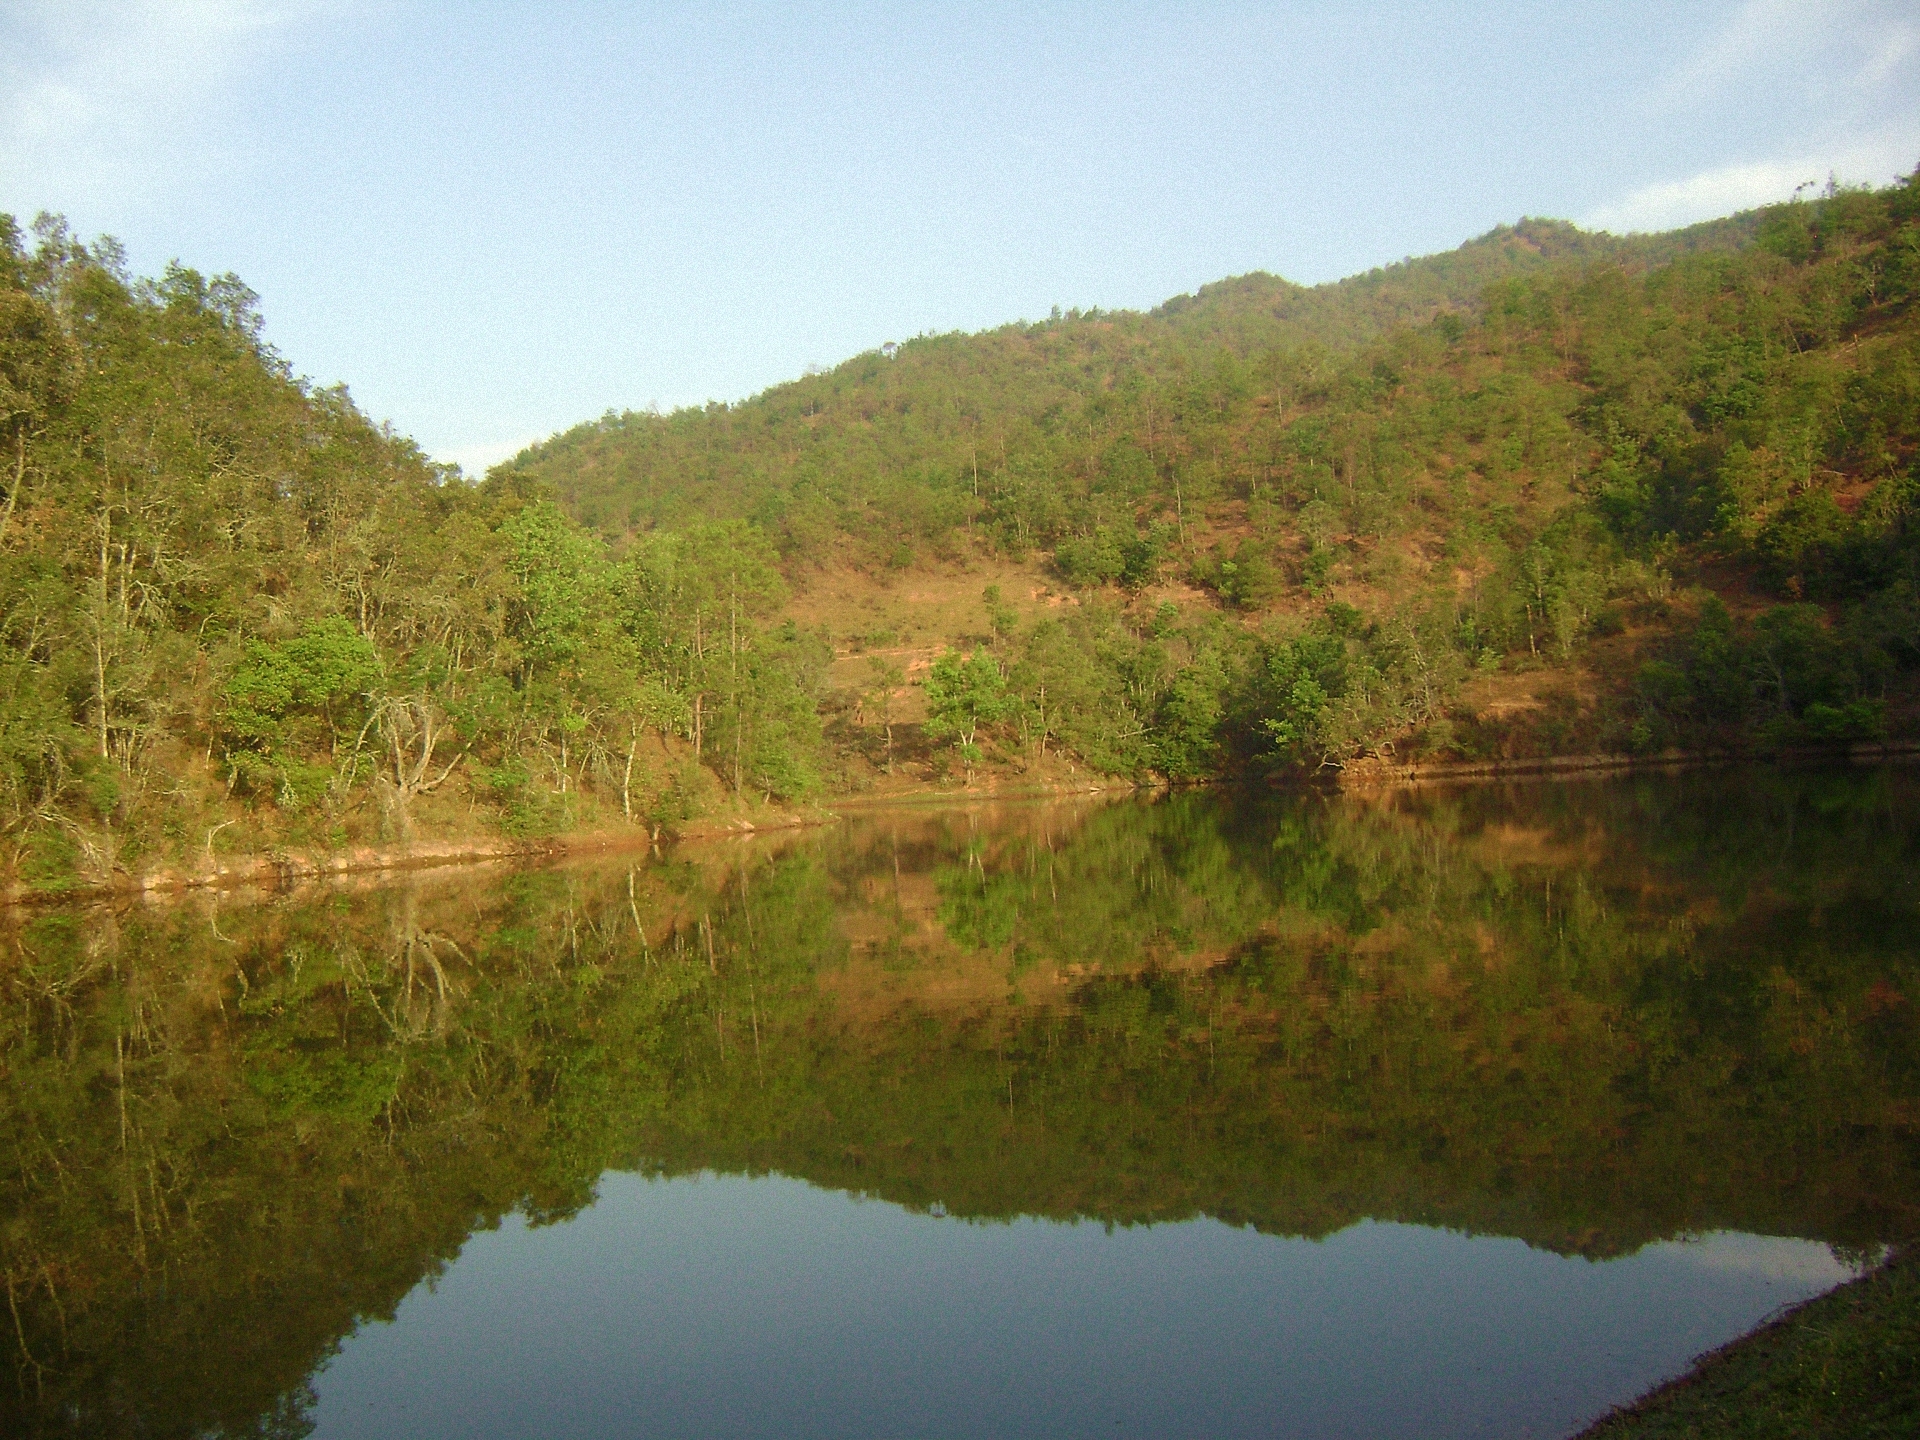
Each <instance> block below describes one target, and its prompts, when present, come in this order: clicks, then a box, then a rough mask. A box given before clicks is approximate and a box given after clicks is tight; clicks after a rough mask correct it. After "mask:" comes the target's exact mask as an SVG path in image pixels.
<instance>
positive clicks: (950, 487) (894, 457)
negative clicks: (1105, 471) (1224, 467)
mask: <svg viewBox="0 0 1920 1440" xmlns="http://www.w3.org/2000/svg"><path fill="white" fill-rule="evenodd" d="M1758 219H1759V217H1758V215H1757V213H1754V212H1748V213H1746V214H1743V215H1740V216H1736V217H1733V218H1730V219H1724V220H1714V221H1709V222H1707V223H1705V224H1702V225H1696V226H1693V227H1691V228H1689V229H1686V230H1680V231H1674V232H1671V233H1668V234H1661V235H1651V236H1632V237H1628V238H1625V239H1622V238H1619V237H1615V236H1612V235H1607V234H1604V233H1601V234H1594V233H1589V232H1586V231H1582V230H1579V229H1577V228H1575V227H1574V226H1572V225H1568V224H1566V223H1564V222H1561V221H1551V220H1522V221H1521V222H1520V223H1519V224H1517V225H1515V226H1512V227H1506V226H1502V227H1501V228H1499V229H1496V230H1494V231H1492V232H1490V233H1489V234H1487V235H1483V236H1481V237H1480V238H1479V239H1476V240H1471V241H1469V242H1467V243H1466V244H1464V245H1462V246H1461V247H1460V248H1459V249H1457V250H1454V251H1450V252H1448V253H1445V254H1441V255H1430V256H1426V257H1423V258H1420V259H1408V260H1405V261H1402V262H1400V263H1398V264H1395V265H1389V266H1385V267H1383V268H1380V269H1376V270H1370V271H1367V272H1366V273H1364V274H1361V275H1356V276H1352V277H1350V278H1348V279H1346V280H1341V281H1337V282H1334V283H1331V284H1326V285H1319V286H1314V287H1311V288H1309V287H1305V286H1299V285H1294V284H1290V283H1289V282H1287V281H1286V280H1283V279H1280V278H1278V277H1276V276H1273V275H1269V274H1266V273H1264V272H1259V271H1256V272H1254V273H1252V274H1249V275H1242V276H1238V277H1235V278H1233V279H1229V280H1222V281H1219V282H1217V283H1215V284H1212V285H1207V286H1203V287H1202V288H1201V289H1200V291H1199V293H1197V294H1194V295H1181V296H1176V297H1175V298H1173V299H1171V300H1169V301H1167V302H1166V303H1165V304H1164V305H1162V306H1160V307H1159V308H1158V309H1156V310H1153V311H1151V312H1148V313H1145V314H1141V313H1138V312H1130V311H1117V312H1107V311H1098V310H1096V311H1091V312H1080V311H1073V312H1069V313H1067V314H1065V315H1062V314H1060V313H1059V312H1058V311H1056V312H1055V313H1054V315H1053V316H1052V318H1050V319H1049V320H1047V321H1044V322H1042V323H1040V324H1037V325H1035V324H1025V323H1021V324H1013V325H1007V326H1002V327H1001V328H999V329H997V330H992V331H988V332H985V333H983V334H978V335H966V334H958V333H956V334H948V335H934V336H922V337H919V338H917V339H913V340H909V341H907V342H905V343H904V344H898V345H895V344H888V345H886V346H883V347H881V348H880V349H877V350H873V351H868V352H865V353H863V354H861V355H858V356H855V357H854V358H853V359H851V360H849V361H847V362H846V363H844V364H842V365H840V366H838V367H836V368H835V369H833V370H832V371H829V372H825V373H821V374H817V375H809V376H807V377H805V378H803V379H800V380H797V381H794V382H791V383H789V384H785V385H780V386H776V387H774V388H773V389H771V390H768V391H767V392H765V393H764V394H761V395H758V396H756V397H754V398H753V399H751V400H747V401H744V402H742V403H740V404H738V405H733V406H722V405H709V406H707V407H705V408H704V409H701V408H690V409H684V410H679V411H675V412H674V413H672V414H671V415H659V414H654V413H650V412H635V411H627V412H624V413H621V414H618V415H614V414H609V415H607V416H604V417H602V418H601V419H599V420H597V421H590V422H588V423H586V424H583V425H579V426H576V427H574V428H573V429H571V430H568V431H565V432H563V433H561V434H559V435H556V436H554V437H552V438H551V439H549V440H547V441H544V442H542V443H541V444H539V445H536V446H533V447H531V448H530V449H528V450H526V451H525V452H523V453H522V454H520V455H518V456H516V457H514V459H513V460H512V461H510V462H508V464H507V465H505V466H503V467H501V468H500V470H497V471H496V472H495V473H496V474H502V475H512V476H517V477H527V478H532V479H535V480H537V481H539V482H541V483H544V484H546V485H549V486H551V487H552V489H553V491H554V493H555V494H556V495H557V496H559V497H560V498H561V499H562V501H563V503H565V504H566V505H567V507H568V509H569V510H570V511H571V512H572V513H574V514H576V515H577V516H579V517H580V518H582V519H583V520H584V521H586V522H587V523H588V524H591V525H594V526H596V527H598V528H601V529H604V530H607V531H609V532H618V531H620V530H623V529H626V528H642V529H644V528H648V527H652V526H657V525H669V526H671V525H675V524H679V523H682V522H684V521H685V520H686V519H688V518H689V517H699V516H709V515H713V514H724V515H734V516H739V517H742V518H755V519H757V520H759V521H760V522H762V523H763V524H770V525H772V526H774V527H786V528H789V529H792V530H794V531H795V532H796V533H794V534H793V535H792V536H791V537H790V539H789V544H788V548H794V547H796V546H797V547H799V548H808V547H809V546H811V545H817V543H818V542H819V540H820V539H821V526H822V525H826V526H828V527H830V528H832V529H836V530H839V529H844V530H846V531H847V532H849V533H852V534H854V535H860V536H865V537H866V538H868V539H869V540H871V541H873V542H875V543H879V542H880V541H882V540H884V539H885V538H886V537H887V535H888V533H889V527H888V525H887V524H886V522H885V521H884V520H881V521H879V523H878V524H876V523H875V517H874V516H872V515H870V514H866V513H864V512H868V511H885V512H890V513H892V514H894V515H896V516H898V517H899V519H900V521H901V523H899V524H897V525H895V526H893V527H892V529H893V532H894V533H895V534H897V538H898V539H899V540H902V541H906V542H908V543H911V542H912V541H913V540H914V539H915V538H916V536H917V537H918V538H922V539H937V538H938V536H939V534H940V533H941V532H942V531H943V530H944V529H945V528H947V527H948V526H949V525H951V524H952V523H954V521H955V516H956V514H957V513H959V512H968V511H970V509H971V507H969V506H965V505H962V506H960V507H958V511H957V510H956V506H955V504H954V502H953V498H952V492H955V491H958V490H960V489H963V488H964V489H966V490H967V491H968V495H969V498H971V495H972V492H973V488H974V480H975V476H976V472H979V471H981V470H982V467H983V466H984V473H985V474H986V475H987V476H988V477H993V476H995V475H996V474H997V473H998V472H999V471H1001V470H1002V469H1006V468H1009V467H1011V466H1012V465H1013V464H1014V462H1015V461H1016V460H1018V461H1021V462H1025V463H1027V464H1029V465H1031V464H1035V463H1037V464H1042V465H1045V464H1061V465H1068V464H1079V465H1083V466H1084V465H1086V464H1088V463H1089V462H1091V463H1092V464H1093V465H1095V466H1098V465H1101V464H1103V463H1108V464H1111V465H1112V466H1116V467H1118V468H1120V469H1122V470H1124V469H1126V468H1128V466H1129V464H1130V463H1132V462H1133V461H1134V456H1133V454H1132V453H1131V452H1132V450H1139V451H1141V452H1143V453H1144V452H1146V451H1147V450H1148V449H1149V448H1151V447H1150V445H1149V442H1150V441H1152V440H1153V439H1154V438H1155V436H1156V435H1157V434H1159V433H1160V432H1162V431H1169V430H1170V431H1172V432H1174V439H1175V442H1176V444H1177V441H1178V437H1179V433H1180V432H1181V431H1182V430H1183V429H1184V428H1185V427H1184V426H1183V421H1184V420H1186V419H1188V418H1189V412H1191V411H1193V410H1196V409H1198V410H1201V411H1206V410H1214V411H1218V410H1220V409H1221V408H1222V407H1223V405H1228V404H1231V403H1232V402H1234V401H1236V400H1242V401H1244V400H1246V399H1249V398H1253V397H1255V396H1256V395H1258V394H1261V393H1263V392H1284V391H1286V390H1287V389H1288V388H1289V387H1291V388H1292V389H1295V390H1297V389H1299V388H1300V387H1301V386H1303V385H1310V384H1311V381H1312V379H1313V378H1314V377H1315V376H1317V375H1320V374H1321V373H1323V372H1324V371H1325V370H1326V369H1327V368H1328V367H1329V366H1330V365H1331V364H1334V363H1336V362H1337V361H1338V360H1339V359H1340V358H1342V357H1344V356H1347V355H1350V354H1351V353H1352V352H1353V351H1354V350H1356V349H1357V348H1360V347H1362V346H1364V345H1366V344H1367V343H1368V342H1371V341H1374V340H1377V339H1378V338H1379V337H1380V336H1382V335H1384V334H1386V333H1388V332H1390V331H1392V330H1394V329H1396V328H1400V327H1408V326H1420V325H1425V324H1428V323H1430V322H1432V321H1433V320H1435V319H1436V318H1437V317H1439V316H1441V315H1444V314H1453V315H1457V316H1459V317H1461V318H1462V319H1467V318H1471V317H1473V316H1475V315H1477V314H1478V312H1479V310H1480V308H1481V305H1482V303H1483V302H1484V300H1485V297H1486V291H1487V287H1488V286H1489V285H1492V284H1494V283H1496V282H1499V281H1503V280H1509V279H1512V278H1514V277H1517V276H1522V275H1532V274H1537V273H1538V272H1541V271H1543V270H1550V269H1552V268H1554V267H1556V266H1565V265H1568V264H1580V263H1595V262H1607V263H1610V264H1614V265H1617V266H1619V267H1621V268H1622V269H1623V270H1626V271H1628V272H1630V273H1640V272H1644V271H1645V270H1647V269H1648V268H1650V267H1652V266H1655V265H1659V264H1663V263H1669V262H1671V261H1673V260H1675V259H1678V258H1681V257H1684V256H1688V255H1693V254H1698V253H1703V252H1715V251H1726V250H1732V249H1736V248H1738V247H1739V246H1741V245H1744V244H1746V243H1748V242H1750V241H1751V239H1752V237H1753V235H1754V233H1755V230H1756V228H1757V223H1758ZM882 361H885V362H886V363H884V364H882V363H881V362H882ZM1156 407H1157V408H1156ZM1280 418H1282V419H1284V418H1285V416H1284V414H1282V415H1281V417H1280ZM1089 424H1091V425H1092V426H1093V427H1094V428H1093V431H1092V432H1091V434H1089V432H1088V431H1087V426H1088V425H1089ZM1120 436H1124V437H1126V438H1127V439H1128V440H1129V442H1130V447H1131V448H1130V449H1129V450H1127V451H1123V452H1121V453H1119V454H1116V455H1113V456H1111V457H1109V456H1108V455H1107V454H1106V453H1105V452H1106V449H1107V448H1108V447H1107V444H1103V443H1102V442H1103V441H1104V442H1108V443H1109V444H1110V442H1111V440H1112V439H1113V438H1115V437H1120ZM1090 447H1091V448H1092V449H1093V451H1094V454H1093V455H1091V456H1089V455H1088V453H1087V452H1088V450H1089V448H1090ZM983 456H984V460H983ZM1169 463H1170V464H1172V463H1175V462H1169ZM962 481H964V484H962V483H960V482H962ZM928 491H935V492H939V491H945V492H947V494H945V495H941V494H929V493H926V492H928ZM790 511H792V512H797V513H794V514H793V515H792V516H791V518H789V512H790ZM889 548H890V549H891V548H892V547H891V546H889Z"/></svg>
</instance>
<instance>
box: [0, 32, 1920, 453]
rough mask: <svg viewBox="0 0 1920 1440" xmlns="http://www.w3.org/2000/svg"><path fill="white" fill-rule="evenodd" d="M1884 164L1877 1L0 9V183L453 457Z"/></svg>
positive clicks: (1905, 121) (1884, 52) (5, 203)
mask: <svg viewBox="0 0 1920 1440" xmlns="http://www.w3.org/2000/svg"><path fill="white" fill-rule="evenodd" d="M1916 163H1920V14H1916V13H1915V11H1914V10H1913V7H1912V6H1911V4H1910V3H1909V4H1903V3H1894V0H1833V3H1808V0H1749V3H1687V0H1661V3H1623V4H1598V3H1595V4H1583V5H1579V6H1572V5H1565V6H1544V5H1537V4H1536V5H1525V4H1509V3H1500V0H1480V3H1474V4H1453V3H1432V4H1421V5H1404V6H1402V5H1338V4H1319V5H1304V4H1302V5H1286V4H1270V5H1235V4H1188V5H1130V4H1107V5H1099V6H1094V5H1063V4H1058V5H1057V4H1044V3H1042V4H1038V5H1009V4H1001V3H978V4H954V5H911V4H898V3H896V4H891V5H879V4H875V5H807V4H792V5H782V6H772V5H766V6H762V5H752V4H743V5H734V6H728V7H719V6H697V5H615V4H568V3H559V0H555V3H545V4H510V3H499V4H487V3H474V4H459V5H455V4H428V3H390V4H379V3H374V0H57V3H45V0H5V3H0V211H8V212H11V213H13V214H14V215H16V216H17V217H18V218H19V219H20V221H21V222H22V223H24V222H25V221H26V220H27V219H28V218H30V217H31V216H32V215H34V214H35V213H36V212H38V211H41V210H49V211H55V212H59V213H63V214H65V215H66V216H67V217H68V218H69V220H70V221H71V222H72V224H73V226H74V227H75V229H76V230H78V231H79V232H81V233H82V234H84V235H88V236H91V235H94V234H97V233H103V232H104V233H110V234H112V235H114V236H116V237H118V238H119V239H120V240H121V241H122V242H123V243H124V244H125V245H126V247H127V250H128V253H129V256H130V259H131V263H132V265H133V268H134V269H135V270H136V271H137V272H139V273H143V274H150V273H157V272H158V270H159V269H160V268H161V267H162V266H164V265H165V264H166V262H167V261H168V260H170V259H176V258H177V259H178V260H180V261H181V262H182V263H184V264H187V265H190V266H193V267H195V268H197V269H201V270H205V271H226V270H232V271H236V272H238V274H239V275H240V276H241V278H242V279H243V280H245V281H246V282H247V283H248V284H250V285H251V286H253V288H254V289H256V290H257V291H259V292H260V294H261V296H262V301H263V309H264V311H265V315H266V321H267V334H268V336H269V338H270V339H271V340H272V341H273V343H274V344H275V345H276V346H277V347H278V348H279V350H280V351H281V353H282V354H283V355H285V356H286V357H287V359H288V360H289V362H290V363H291V364H292V365H293V367H294V369H295V370H296V371H297V372H299V373H301V374H305V375H309V376H311V377H313V379H314V380H316V381H317V382H319V383H323V384H327V383H332V382H334V381H339V380H344V381H346V382H347V383H348V385H349V387H350V388H351V389H352V391H353V393H354V395H355V397H356V398H357V399H358V400H359V402H360V404H361V405H362V407H363V408H364V409H366V410H367V411H368V412H369V413H370V414H372V415H373V416H375V417H376V418H378V419H384V420H390V421H391V422H392V423H393V424H394V425H395V426H396V427H397V428H398V429H399V430H401V431H403V432H405V433H407V434H410V435H412V436H414V437H415V438H416V439H417V440H419V441H420V443H421V444H422V445H423V446H424V447H425V448H426V449H427V450H428V451H429V453H431V454H433V455H435V456H437V457H439V458H442V459H451V460H458V461H460V462H461V463H463V464H464V465H465V466H466V467H467V468H468V469H469V470H470V471H477V470H479V469H482V468H484V466H485V465H486V464H488V463H491V462H492V461H494V460H497V459H499V458H502V457H503V456H504V455H507V454H510V453H512V452H513V451H514V450H515V449H517V448H519V446H520V445H522V444H525V443H527V442H528V441H530V440H532V439H536V438H539V437H541V436H544V435H545V434H547V433H549V432H551V431H553V430H556V429H561V428H564V427H566V426H568V425H571V424H574V423H577V422H579V421H581V420H585V419H590V418H592V417H593V416H596V415H598V414H600V413H601V412H602V411H605V410H608V409H626V408H636V409H638V408H644V407H646V406H648V405H650V404H657V405H659V406H661V407H663V408H671V407H673V406H676V405H683V404H694V403H700V402H702V401H705V400H707V399H712V398H717V399H724V400H735V399H739V398H741V397H743V396H745V395H748V394H750V393H753V392H755V391H757V390H760V389H762V388H764V387H766V386H767V385H770V384H773V383H776V382H778V381H780V380H783V379H788V378H791V377H793V376H795V375H797V374H799V373H800V372H801V371H802V370H803V368H805V367H806V366H808V365H831V364H834V363H836V362H838V361H840V360H842V359H845V358H846V357H847V356H849V355H852V354H855V353H857V352H859V351H861V350H865V349H870V348H872V347H874V346H877V345H879V344H880V343H882V342H883V341H886V340H902V339H906V338H908V337H910V336H912V335H915V334H920V333H923V332H929V331H946V330H955V329H967V330H972V329H980V328H983V327H987V326H991V325H996V324H1000V323H1003V322H1005V321H1009V320H1014V319H1020V318H1039V317H1042V316H1044V315H1045V314H1046V313H1047V311H1048V310H1049V308H1050V307H1052V306H1054V305H1059V306H1061V307H1063V308H1069V307H1074V306H1080V307H1088V306H1095V305H1098V306H1102V307H1105V308H1121V307H1149V306H1152V305H1155V304H1158V303H1159V302H1160V301H1162V300H1164V299H1166V298H1168V297H1169V296H1171V295H1175V294H1179V293H1181V292H1184V291H1190V290H1193V289H1195V288H1197V287H1198V286H1200V285H1202V284H1205V283H1207V282H1209V281H1212V280H1217V279H1220V278H1222V277H1223V276H1227V275H1232V274H1239V273H1243V272H1245V271H1248V270H1256V269H1259V270H1270V271H1273V272H1275V273H1276V274H1280V275H1284V276H1286V277H1287V278H1289V279H1292V280H1297V281H1301V282H1303V283H1312V282H1317V281H1322V280H1331V279H1336V278H1338V277H1340V276H1342V275H1347V274H1351V273H1354V272H1356V271H1360V270H1364V269H1367V268H1368V267H1370V266H1373V265H1377V264H1382V263H1386V262H1389V261H1393V260H1397V259H1400V258H1402V257H1403V256H1406V255H1414V254H1425V253H1429V252H1431V251H1435V250H1443V249H1448V248H1451V247H1452V246H1455V245H1457V244H1459V243H1460V242H1461V241H1463V240H1465V239H1467V238H1469V237H1471V236H1474V235H1477V234H1482V233H1484V232H1485V231H1487V230H1488V229H1490V228H1492V227H1493V226H1495V225H1497V224H1501V223H1505V222H1511V221H1513V220H1516V219H1518V218H1519V217H1521V216H1523V215H1549V216H1560V217H1565V218H1568V219H1573V220H1576V221H1579V222H1580V223H1582V224H1586V225H1589V226H1595V227H1602V228H1608V229H1613V230H1629V229H1663V228H1667V227H1669V226H1673V225H1680V224H1685V223H1688V222H1690V221H1694V220H1699V219H1705V218H1708V217H1711V216H1714V215H1720V214H1725V213H1728V212H1729V211H1732V210H1735V209H1739V208H1742V207H1746V206H1750V205H1754V204H1759V203H1764V202H1766V201H1770V200H1776V199H1784V198H1786V197H1787V196H1788V195H1789V194H1791V193H1792V191H1793V190H1794V188H1795V186H1796V185H1798V184H1800V183H1802V182H1805V181H1816V182H1824V181H1825V180H1826V179H1827V177H1828V176H1829V174H1834V175H1837V176H1838V177H1839V178H1840V179H1841V180H1842V181H1869V182H1874V183H1884V182H1886V181H1888V180H1890V179H1892V178H1894V177H1895V176H1896V175H1899V174H1904V173H1907V172H1909V171H1911V170H1912V169H1913V168H1914V166H1915V165H1916Z"/></svg>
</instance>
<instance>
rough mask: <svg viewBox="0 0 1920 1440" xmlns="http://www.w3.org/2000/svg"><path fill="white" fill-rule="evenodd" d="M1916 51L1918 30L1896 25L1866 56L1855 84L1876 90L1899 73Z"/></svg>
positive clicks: (1919, 33)
mask: <svg viewBox="0 0 1920 1440" xmlns="http://www.w3.org/2000/svg"><path fill="white" fill-rule="evenodd" d="M1916 49H1920V30H1916V29H1915V28H1914V27H1913V26H1911V25H1896V26H1895V27H1894V28H1893V29H1892V30H1889V31H1888V32H1887V33H1886V34H1885V35H1884V36H1883V37H1881V40H1880V43H1879V44H1877V45H1876V46H1874V48H1873V53H1872V54H1870V55H1868V56H1867V63H1866V64H1865V65H1863V66H1862V67H1861V69H1860V76H1859V80H1858V82H1857V83H1858V84H1859V85H1860V87H1861V88H1862V89H1865V90H1875V89H1878V88H1879V87H1880V86H1882V85H1884V84H1886V83H1887V82H1888V81H1889V80H1891V79H1893V78H1894V76H1895V75H1896V74H1898V73H1899V70H1900V67H1901V65H1902V64H1904V63H1905V62H1906V60H1907V57H1908V56H1910V55H1912V54H1913V53H1914V51H1915V50H1916Z"/></svg>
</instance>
